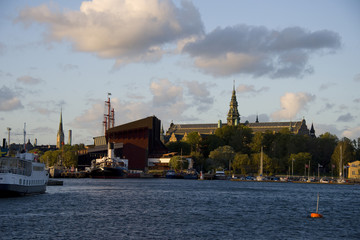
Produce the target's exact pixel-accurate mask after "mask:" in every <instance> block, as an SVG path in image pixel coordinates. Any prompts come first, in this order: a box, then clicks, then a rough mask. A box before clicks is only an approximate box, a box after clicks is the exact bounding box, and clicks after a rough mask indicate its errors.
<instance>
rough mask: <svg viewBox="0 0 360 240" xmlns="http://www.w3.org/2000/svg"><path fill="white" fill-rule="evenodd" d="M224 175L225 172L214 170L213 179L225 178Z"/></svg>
mask: <svg viewBox="0 0 360 240" xmlns="http://www.w3.org/2000/svg"><path fill="white" fill-rule="evenodd" d="M226 178H227V177H226V175H225V172H224V171H220V170H218V171H216V172H215V180H226Z"/></svg>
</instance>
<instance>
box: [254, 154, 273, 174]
mask: <svg viewBox="0 0 360 240" xmlns="http://www.w3.org/2000/svg"><path fill="white" fill-rule="evenodd" d="M260 158H261V153H255V154H251V166H252V172H253V173H259V172H260ZM276 168H277V166H276V164H275V162H273V161H272V160H271V158H270V157H269V156H268V155H267V154H265V153H263V171H264V174H265V175H269V176H270V175H273V174H274V173H275V170H276Z"/></svg>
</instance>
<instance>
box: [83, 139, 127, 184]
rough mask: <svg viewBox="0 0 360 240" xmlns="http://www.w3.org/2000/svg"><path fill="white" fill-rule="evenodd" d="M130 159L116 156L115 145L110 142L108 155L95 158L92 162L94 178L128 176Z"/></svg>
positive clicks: (91, 173) (91, 174) (91, 172)
mask: <svg viewBox="0 0 360 240" xmlns="http://www.w3.org/2000/svg"><path fill="white" fill-rule="evenodd" d="M127 170H128V160H127V159H122V158H119V157H115V156H114V145H113V144H109V148H108V156H106V157H103V158H98V159H94V160H92V162H91V169H90V174H89V175H90V177H92V178H126V177H127Z"/></svg>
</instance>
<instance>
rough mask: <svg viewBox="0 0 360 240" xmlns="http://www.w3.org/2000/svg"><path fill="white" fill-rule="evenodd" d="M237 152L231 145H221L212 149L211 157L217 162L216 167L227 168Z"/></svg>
mask: <svg viewBox="0 0 360 240" xmlns="http://www.w3.org/2000/svg"><path fill="white" fill-rule="evenodd" d="M234 156H235V152H234V149H233V148H232V147H230V146H221V147H218V148H217V149H215V150H214V151H211V152H210V154H209V158H211V159H213V160H214V161H215V163H217V167H216V168H227V167H229V164H230V162H231V161H232V160H233V159H234Z"/></svg>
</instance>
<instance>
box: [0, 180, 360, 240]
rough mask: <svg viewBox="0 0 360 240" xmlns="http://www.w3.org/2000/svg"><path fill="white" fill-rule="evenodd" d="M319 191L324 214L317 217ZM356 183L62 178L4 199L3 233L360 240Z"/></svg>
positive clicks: (31, 236)
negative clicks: (44, 187)
mask: <svg viewBox="0 0 360 240" xmlns="http://www.w3.org/2000/svg"><path fill="white" fill-rule="evenodd" d="M317 193H319V194H320V204H319V212H320V213H321V214H323V215H324V218H322V219H312V218H310V217H309V215H310V213H311V212H315V211H316V198H317ZM359 197H360V186H359V185H329V184H322V185H318V184H296V183H265V182H264V183H260V182H232V181H196V180H181V179H114V180H103V179H64V186H49V187H48V188H47V193H46V194H41V195H36V196H27V197H21V198H7V199H0V234H1V235H0V239H340V238H343V239H359V238H360V229H359V227H358V222H359V216H360V215H359V213H360V202H359V199H360V198H359Z"/></svg>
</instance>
